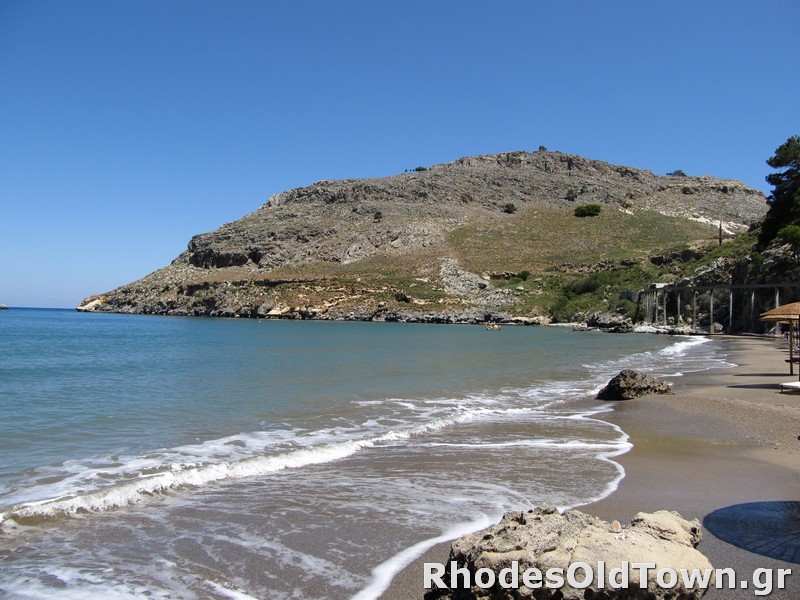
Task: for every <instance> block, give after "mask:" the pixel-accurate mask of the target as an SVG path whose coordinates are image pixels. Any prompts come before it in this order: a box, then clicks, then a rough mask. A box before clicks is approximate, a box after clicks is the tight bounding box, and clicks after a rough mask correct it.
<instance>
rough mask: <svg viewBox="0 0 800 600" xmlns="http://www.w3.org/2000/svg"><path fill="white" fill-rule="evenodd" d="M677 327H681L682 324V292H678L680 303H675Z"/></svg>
mask: <svg viewBox="0 0 800 600" xmlns="http://www.w3.org/2000/svg"><path fill="white" fill-rule="evenodd" d="M675 308H677V309H678V310H676V311H675V325H680V322H681V292H680V290H678V301H677V302H676V303H675Z"/></svg>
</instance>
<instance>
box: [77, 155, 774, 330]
mask: <svg viewBox="0 0 800 600" xmlns="http://www.w3.org/2000/svg"><path fill="white" fill-rule="evenodd" d="M584 204H598V205H600V206H601V207H602V210H601V213H600V215H598V216H595V217H587V218H578V217H576V216H575V214H574V212H575V208H576V207H577V206H580V205H584ZM766 208H767V206H766V204H765V198H764V196H763V194H761V193H760V192H758V191H756V190H753V189H751V188H748V187H747V186H745V185H744V184H743V183H741V182H739V181H733V180H722V179H716V178H713V177H707V176H703V177H687V176H657V175H654V174H653V173H652V172H650V171H646V170H640V169H635V168H632V167H625V166H616V165H611V164H607V163H604V162H600V161H596V160H589V159H586V158H582V157H580V156H576V155H568V154H562V153H559V152H548V151H546V150H543V149H542V150H540V151H538V152H533V153H527V152H509V153H502V154H496V155H487V156H475V157H466V158H462V159H459V160H456V161H454V162H452V163H447V164H442V165H435V166H433V167H430V168H429V169H423V168H422V167H420V168H418V169H416V170H414V171H412V172H409V173H404V174H400V175H395V176H392V177H384V178H376V179H348V180H342V181H320V182H318V183H315V184H313V185H311V186H308V187H304V188H298V189H294V190H290V191H287V192H283V193H280V194H277V195H276V196H273V197H272V198H270V199H269V201H267V202H266V203H265V204H264V205H263V206H261V207H260V208H258V209H257V210H256V211H255V212H252V213H250V214H248V215H245V216H244V217H242V218H241V219H239V220H237V221H235V222H233V223H228V224H225V225H223V226H222V227H220V228H219V229H217V230H216V231H213V232H209V233H203V234H200V235H196V236H194V237H193V238H192V239H191V240H190V241H189V244H188V248H187V250H186V251H185V252H183V253H182V254H180V255H179V256H178V257H177V258H176V259H175V260H174V261H173V262H172V263H171V264H170V265H168V266H166V267H164V268H162V269H159V270H158V271H155V272H154V273H151V274H149V275H147V276H146V277H144V278H142V279H140V280H138V281H135V282H133V283H131V284H128V285H125V286H122V287H120V288H118V289H116V290H113V291H110V292H107V293H105V294H100V295H96V296H90V297H89V298H87V299H86V300H84V302H83V303H82V304H81V306H80V307H79V310H86V311H109V312H126V313H147V314H169V315H207V316H241V317H284V318H286V317H290V318H326V319H376V320H428V321H431V320H433V321H470V320H483V319H485V318H486V317H487V315H498V314H502V315H506V316H508V315H512V316H516V317H518V318H521V319H523V320H524V319H534V318H537V317H540V316H546V315H548V313H549V311H550V310H551V305H552V303H553V302H554V301H555V300H556V298H557V297H558V296H559V295H560V294H562V292H563V289H564V285H565V281H567V280H569V278H570V276H573V278H574V275H575V274H578V273H581V272H583V271H586V270H588V271H593V270H596V265H597V264H601V265H605V268H613V267H614V266H615V265H632V264H636V263H637V262H642V263H643V264H645V263H646V264H650V263H649V262H648V259H649V257H650V256H652V255H654V254H659V253H663V252H667V251H674V250H676V249H680V248H685V247H693V246H702V245H703V244H706V243H708V242H709V241H711V240H715V239H716V238H717V235H718V227H719V224H720V223H722V227H723V228H724V231H725V233H726V234H730V233H733V232H737V231H743V230H746V229H747V226H748V225H749V224H750V223H752V222H754V221H756V220H758V219H759V218H760V217H761V216H763V214H764V213H765V212H766ZM592 265H595V266H592ZM646 275H647V274H646V273H645V274H643V275H642V276H643V277H644V276H646Z"/></svg>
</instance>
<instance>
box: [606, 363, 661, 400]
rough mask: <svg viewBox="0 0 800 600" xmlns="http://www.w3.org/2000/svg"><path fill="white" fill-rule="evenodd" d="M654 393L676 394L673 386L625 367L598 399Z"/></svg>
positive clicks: (623, 398)
mask: <svg viewBox="0 0 800 600" xmlns="http://www.w3.org/2000/svg"><path fill="white" fill-rule="evenodd" d="M653 394H674V392H673V391H672V388H671V387H669V385H668V384H666V383H664V382H663V381H660V380H658V379H656V378H655V377H653V376H652V375H648V374H646V373H640V372H639V371H634V370H633V369H624V370H622V371H620V372H619V375H615V376H614V377H613V378H612V379H611V381H609V382H608V385H606V386H605V387H604V388H603V389H602V390H600V392H599V393H598V394H597V399H598V400H631V399H633V398H639V397H640V396H650V395H653Z"/></svg>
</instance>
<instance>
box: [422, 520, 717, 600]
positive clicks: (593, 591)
mask: <svg viewBox="0 0 800 600" xmlns="http://www.w3.org/2000/svg"><path fill="white" fill-rule="evenodd" d="M700 539H701V533H700V523H699V522H698V521H697V520H696V519H695V520H693V521H687V520H686V519H684V518H682V517H681V516H680V515H679V514H678V513H676V512H668V511H658V512H655V513H651V514H648V513H639V514H637V515H636V516H635V517H634V519H633V520H632V521H631V523H630V525H629V526H626V527H622V526H621V525H620V524H619V522H617V521H614V522H613V523H608V522H606V521H603V520H601V519H598V518H597V517H593V516H591V515H588V514H586V513H583V512H580V511H577V510H569V511H566V512H564V513H563V514H561V513H559V512H558V510H556V508H555V507H554V506H542V507H538V508H534V509H533V510H529V511H527V512H509V513H506V514H505V515H504V516H503V519H502V520H501V521H500V523H498V524H497V525H494V526H492V527H490V528H488V529H485V530H483V531H479V532H477V533H473V534H470V535H466V536H463V537H461V538H459V539H458V540H456V541H455V542H453V544H452V546H451V549H450V557H449V559H448V564H447V566H446V567H445V570H444V575H443V576H442V580H443V581H444V583H445V586H450V584H451V580H450V575H451V571H452V572H454V573H458V574H459V577H458V580H457V582H456V584H457V587H456V588H455V589H454V588H450V587H444V588H442V587H439V586H438V583H436V582H434V585H433V586H432V588H431V589H430V591H428V592H427V593H426V594H425V598H426V600H436V599H443V598H447V599H451V600H458V599H470V598H509V599H510V598H514V599H519V600H524V599H528V598H530V599H534V598H535V599H537V600H541V599H546V598H553V599H555V598H561V599H563V600H585V599H586V598H597V599H603V600H613V599H615V598H620V599H622V598H624V599H625V600H660V599H666V598H669V599H671V600H689V599H696V598H701V597H702V596H703V595H704V594H705V592H706V590H704V589H699V586H686V585H685V582H684V580H683V578H682V577H681V575H680V574H681V569H687V570H688V572H691V570H693V569H699V570H700V572H701V573H702V572H703V571H704V570H705V569H711V568H712V566H711V563H710V562H709V561H708V559H707V558H706V557H705V556H704V555H703V554H701V553H700V552H699V551H698V550H697V545H698V544H699V543H700ZM453 563H454V564H453ZM601 563H602V565H603V567H602V568H603V569H604V571H605V573H604V576H603V579H604V580H605V583H604V585H598V581H599V579H600V571H601V567H600V564H601ZM643 563H655V565H656V567H655V568H647V567H645V566H643ZM571 565H572V566H571ZM575 565H580V566H577V567H576V566H575ZM583 565H587V566H588V567H590V568H591V569H592V571H593V573H592V574H591V575H592V576H591V578H589V577H588V575H589V570H588V569H585V568H584V567H583ZM453 568H455V569H457V571H453ZM482 569H487V570H488V571H483V572H482V573H478V571H480V570H482ZM548 569H559V570H560V571H559V572H560V573H563V574H564V583H563V585H561V586H560V587H558V589H555V588H556V586H555V585H551V584H550V583H548V579H549V578H548V577H547V576H546V574H547V571H548ZM612 569H617V570H616V571H613V572H612ZM668 569H672V570H674V571H675V573H677V574H678V576H677V582H676V585H675V587H672V588H669V589H667V588H666V586H662V585H660V584H659V579H658V575H659V571H661V572H662V581H663V582H664V583H665V584H668V583H670V575H669V574H668V573H669V571H667V570H668ZM570 570H572V572H573V576H572V583H575V584H576V585H572V584H571V583H570V579H569V577H568V574H569V572H570ZM467 571H468V572H469V574H470V577H469V579H470V582H469V583H470V585H469V586H466V585H465V583H464V579H465V577H464V575H465V574H466V572H467ZM526 571H527V574H528V575H527V577H528V581H529V583H531V586H532V587H528V586H526V585H525V583H524V582H525V579H526V575H525V574H526ZM537 571H538V572H539V573H541V574H543V575H544V576H543V577H542V586H541V587H540V588H537V587H536V583H535V578H536V572H537ZM489 572H491V574H490V573H489ZM664 573H667V575H665V576H664V575H663V574H664ZM642 575H643V576H642ZM611 577H613V578H614V584H615V585H609V581H610V578H611ZM625 578H627V582H625ZM491 580H494V585H492V586H488V585H487V583H489V581H491ZM550 581H552V579H550ZM509 583H510V584H514V583H517V585H516V586H513V585H512V586H509V585H508V584H509ZM554 583H557V582H554ZM548 586H549V587H548ZM623 586H624V587H623ZM617 587H618V588H619V589H616V588H617Z"/></svg>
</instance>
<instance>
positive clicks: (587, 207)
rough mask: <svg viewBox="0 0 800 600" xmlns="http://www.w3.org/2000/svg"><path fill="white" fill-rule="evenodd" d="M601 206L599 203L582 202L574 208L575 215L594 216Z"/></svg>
mask: <svg viewBox="0 0 800 600" xmlns="http://www.w3.org/2000/svg"><path fill="white" fill-rule="evenodd" d="M601 210H602V207H601V206H600V205H599V204H582V205H581V206H578V207H577V208H575V216H576V217H596V216H597V215H599V214H600V211H601Z"/></svg>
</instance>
